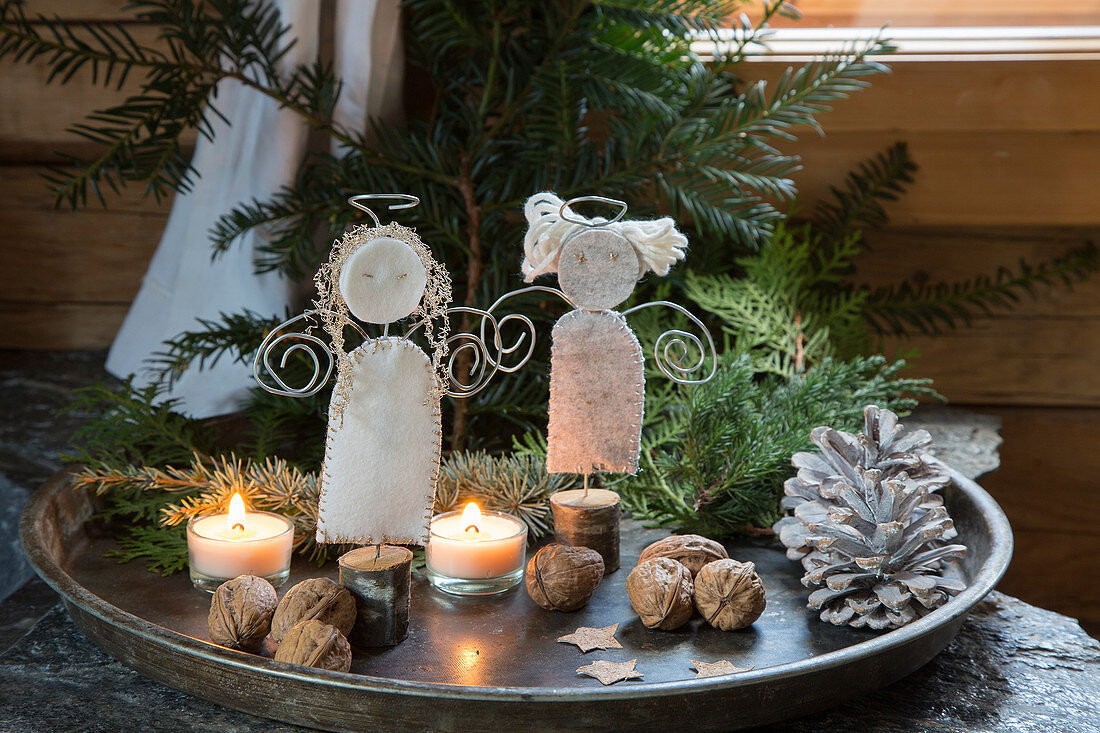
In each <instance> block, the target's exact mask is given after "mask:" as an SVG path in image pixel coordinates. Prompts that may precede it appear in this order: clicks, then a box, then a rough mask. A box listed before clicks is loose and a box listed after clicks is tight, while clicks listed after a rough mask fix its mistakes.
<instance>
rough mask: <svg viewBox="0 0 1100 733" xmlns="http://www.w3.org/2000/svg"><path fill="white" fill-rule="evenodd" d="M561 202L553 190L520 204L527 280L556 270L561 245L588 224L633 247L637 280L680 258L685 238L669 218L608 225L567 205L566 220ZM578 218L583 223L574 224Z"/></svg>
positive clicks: (661, 270)
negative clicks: (618, 235) (617, 237)
mask: <svg viewBox="0 0 1100 733" xmlns="http://www.w3.org/2000/svg"><path fill="white" fill-rule="evenodd" d="M563 203H564V202H563V201H562V200H561V198H560V197H558V196H557V195H556V194H554V193H550V192H543V193H537V194H535V195H534V196H532V197H531V198H529V199H527V202H526V203H525V204H524V205H523V215H524V216H525V217H526V218H527V234H526V235H524V238H523V255H524V256H523V265H522V268H523V279H524V280H526V281H527V282H531V281H532V280H534V279H535V278H536V277H538V276H539V275H549V274H552V273H555V272H557V271H558V258H559V257H560V255H561V249H562V245H564V244H565V243H566V242H567V241H569V239H570V238H571V237H573V236H575V235H577V234H580V233H581V232H583V231H584V230H585V229H587V228H588V227H591V226H600V225H606V228H607V229H610V230H612V231H614V232H616V233H618V234H620V235H622V236H623V237H624V238H625V239H626V241H628V242H630V244H631V246H633V247H634V251H635V252H636V253H637V254H638V263H639V265H638V279H639V280H641V279H642V276H644V275H645V274H646V272H647V271H652V272H654V273H655V274H657V275H662V276H663V275H667V274H668V271H669V270H670V269H671V268H672V266H673V265H675V264H676V263H677V262H679V261H680V260H682V259H684V256H685V254H686V252H685V250H686V249H687V243H688V242H687V237H685V236H684V235H683V234H681V233H680V231H679V230H677V229H676V222H674V221H673V220H672V219H671V218H669V217H667V216H666V217H662V218H660V219H652V220H647V221H617V222H614V223H611V224H608V223H607V219H604V218H601V217H596V218H594V219H586V218H585V217H583V216H579V215H578V214H577V213H576V212H574V211H573V210H572V209H571V208H569V207H568V206H567V207H566V208H565V211H566V212H568V213H569V216H570V218H571V219H575V220H576V221H566V220H565V219H563V218H562V217H561V215H560V210H561V205H562V204H563ZM579 221H584V222H587V224H580V223H577V222H579Z"/></svg>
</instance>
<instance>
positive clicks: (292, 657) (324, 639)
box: [275, 618, 351, 672]
mask: <svg viewBox="0 0 1100 733" xmlns="http://www.w3.org/2000/svg"><path fill="white" fill-rule="evenodd" d="M275 660H276V661H278V662H290V663H291V664H302V665H305V666H306V667H315V668H317V669H328V670H331V671H333V672H347V671H348V670H350V669H351V645H350V644H348V640H347V639H345V638H344V635H343V634H341V633H340V630H339V629H337V628H336V627H335V626H333V625H332V624H326V623H325V622H323V621H318V620H317V619H315V618H311V619H307V620H305V621H302V622H300V623H298V624H295V625H294V626H292V627H290V629H288V630H287V632H286V635H285V636H283V641H282V643H281V644H279V650H278V651H276V652H275Z"/></svg>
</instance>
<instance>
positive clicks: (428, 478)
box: [254, 194, 519, 544]
mask: <svg viewBox="0 0 1100 733" xmlns="http://www.w3.org/2000/svg"><path fill="white" fill-rule="evenodd" d="M395 197H396V198H408V199H414V198H415V197H411V196H406V195H404V194H400V195H397V194H392V195H385V196H383V195H364V196H359V197H354V198H353V199H351V203H352V204H353V205H356V206H359V208H362V209H364V210H365V211H367V212H368V213H369V214H370V215H371V217H372V218H374V223H375V226H356V227H353V228H351V229H350V230H348V232H346V233H345V234H344V237H343V238H342V240H340V241H338V242H337V243H336V244H335V246H334V247H333V249H332V253H331V255H330V257H329V261H328V262H327V263H325V264H324V265H322V267H321V268H320V270H319V271H318V273H317V276H316V278H315V281H316V284H317V290H318V298H317V301H316V302H315V304H314V305H315V308H314V309H312V310H309V311H306V312H305V313H303V314H301V315H299V316H296V317H295V318H292V319H290V320H289V321H287V322H286V323H283V324H282V325H280V326H279V327H278V328H276V329H275V330H274V331H272V333H271V334H270V335H269V336H268V338H267V339H266V340H265V342H264V344H263V345H262V346H261V347H260V350H259V352H258V353H257V356H256V362H255V364H254V373H255V375H256V378H257V380H258V381H259V382H260V384H261V386H263V387H264V388H265V389H267V390H268V391H271V392H275V393H277V394H283V395H287V396H296V397H304V396H309V395H312V394H316V393H317V392H319V391H320V390H321V389H322V388H323V387H324V384H325V383H326V382H327V381H328V377H329V376H330V374H331V372H332V369H333V365H334V363H335V366H336V372H337V374H336V384H335V386H334V388H333V392H332V399H331V401H330V403H329V411H328V429H327V433H326V439H325V459H324V464H323V466H322V471H321V496H320V500H319V502H318V517H317V540H318V542H340V543H355V544H381V543H383V542H391V543H397V544H423V543H424V542H426V540H427V534H428V523H429V520H430V517H431V510H432V505H433V502H434V498H435V485H436V479H437V476H438V473H439V461H440V448H441V439H442V429H441V419H440V398H441V396H442V395H443V394H451V395H454V396H465V395H468V394H472V393H473V392H474V391H477V389H480V388H481V387H482V386H484V384H485V382H486V381H487V380H488V378H489V377H491V376H492V372H489V373H486V372H485V370H484V369H482V371H481V372H480V374H479V375H478V377H477V379H475V382H474V383H473V384H463V383H460V382H459V381H458V380H456V379H455V378H454V377H453V375H451V374H450V373H449V371H448V370H449V366H450V364H451V363H452V362H453V360H450V361H449V360H447V353H448V350H449V344H450V343H451V342H452V341H453V340H455V339H461V338H463V337H465V338H467V339H472V341H473V342H474V345H475V346H476V347H479V348H481V349H484V348H485V344H484V342H483V341H482V340H481V338H479V337H477V336H474V335H473V334H459V335H448V332H449V329H448V326H447V319H446V317H447V315H448V314H449V313H451V312H453V311H455V310H460V311H467V312H470V311H472V312H475V313H477V314H480V315H482V318H483V320H487V321H489V323H490V325H492V326H493V327H494V329H496V327H497V322H496V320H495V319H494V318H493V317H492V316H490V315H489V314H487V313H484V312H482V311H477V310H476V309H468V308H457V309H454V308H449V307H448V305H449V303H450V301H451V281H450V276H449V275H448V274H447V271H446V270H445V269H444V268H443V266H442V265H441V264H439V263H438V262H437V261H436V260H435V259H434V258H432V256H431V252H430V250H429V249H428V247H427V246H426V245H425V244H424V243H423V242H421V241H420V238H419V237H418V236H417V235H416V232H414V231H413V230H412V229H408V228H406V227H403V226H400V225H398V224H388V225H386V226H382V225H381V223H380V222H379V221H378V219H377V217H375V216H374V214H373V212H371V211H370V209H367V208H366V207H365V206H363V205H362V204H361V203H359V201H360V200H362V199H365V198H395ZM409 205H415V202H414V203H412V204H406V205H403V206H400V207H399V206H391V208H406V207H407V206H409ZM409 316H414V317H415V320H414V323H413V325H412V327H411V328H409V329H408V330H407V331H406V332H405V333H404V334H403V335H400V336H392V335H390V334H389V328H390V324H392V323H394V322H396V321H399V320H402V319H404V318H407V317H409ZM353 317H354V318H353ZM356 320H358V321H361V322H364V323H369V324H376V325H382V326H383V327H384V328H383V332H382V335H381V336H375V337H371V336H368V335H367V333H366V331H365V330H364V329H363V328H362V327H361V326H360V325H359V324H358V323H357V322H356ZM296 322H305V323H306V324H307V328H306V330H305V332H304V333H295V332H287V328H288V327H289V326H291V325H293V324H294V323H296ZM317 322H320V325H321V326H322V327H323V328H324V330H325V331H326V332H327V334H328V336H329V340H330V342H331V347H330V346H329V345H328V344H326V343H325V342H324V341H323V340H322V339H320V338H318V337H317V336H316V335H314V334H313V333H312V329H313V327H314V325H315V324H316V323H317ZM349 328H350V329H351V330H352V332H354V333H357V334H358V337H359V338H360V339H361V340H362V342H361V343H360V344H359V345H358V346H356V347H355V348H353V349H351V350H346V349H345V336H346V335H347V333H348V331H347V329H349ZM421 330H422V332H423V337H424V340H425V341H426V342H427V344H428V346H429V349H430V351H431V355H430V356H429V355H428V354H427V353H425V352H424V351H423V350H422V349H421V348H420V347H419V346H418V345H416V344H415V343H413V341H412V340H410V336H412V335H413V334H414V333H415V332H417V331H421ZM483 330H484V329H483ZM494 336H495V339H496V340H495V343H496V345H497V351H498V352H500V351H502V350H501V349H500V344H499V331H498V330H494ZM468 345H469V344H466V345H464V346H463V348H465V347H467V346H468ZM503 351H504V352H505V353H506V352H507V351H508V350H506V349H505V350H503ZM295 352H302V353H303V354H305V355H306V356H307V358H308V359H310V360H311V364H312V367H313V372H314V373H313V376H312V377H311V378H310V379H309V381H308V382H307V383H306V384H305V386H303V387H299V388H293V387H291V386H289V385H288V384H287V383H286V382H285V381H284V380H283V378H282V377H280V376H279V374H278V370H277V369H276V368H275V367H274V366H273V364H272V359H273V357H276V356H279V357H280V359H279V367H280V368H285V367H286V366H287V360H288V358H289V357H290V356H292V355H293V354H294V353H295ZM318 352H320V354H321V357H318ZM499 356H500V354H499V353H498V356H497V359H496V360H495V361H494V360H493V359H483V360H481V364H483V365H484V364H488V363H490V362H492V363H493V364H494V366H495V367H496V368H495V369H494V371H496V370H501V369H503V370H505V371H510V370H514V369H516V368H518V366H519V365H516V366H514V367H510V368H505V367H500V366H499V362H500V359H499ZM322 358H326V359H327V368H326V369H324V370H322V369H321V364H322ZM334 359H335V362H334ZM265 377H266V379H265ZM267 379H270V380H273V382H274V384H271V383H269V382H268V381H267ZM448 383H449V386H451V387H453V389H447V388H445V387H444V385H445V384H448Z"/></svg>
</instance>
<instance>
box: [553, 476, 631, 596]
mask: <svg viewBox="0 0 1100 733" xmlns="http://www.w3.org/2000/svg"><path fill="white" fill-rule="evenodd" d="M550 508H551V510H552V511H553V512H554V539H556V540H557V541H558V542H561V543H563V544H566V545H574V546H577V547H590V548H592V549H593V550H595V551H596V552H598V553H600V556H601V557H602V558H603V567H604V575H607V574H608V573H611V572H614V571H615V570H618V568H619V514H620V513H621V512H620V509H619V495H618V494H616V493H615V492H614V491H608V490H607V489H589V490H588V491H587V492H586V491H585V490H584V489H570V490H569V491H559V492H557V493H554V494H551V495H550Z"/></svg>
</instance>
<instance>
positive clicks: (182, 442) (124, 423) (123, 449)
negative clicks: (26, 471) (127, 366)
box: [63, 377, 214, 467]
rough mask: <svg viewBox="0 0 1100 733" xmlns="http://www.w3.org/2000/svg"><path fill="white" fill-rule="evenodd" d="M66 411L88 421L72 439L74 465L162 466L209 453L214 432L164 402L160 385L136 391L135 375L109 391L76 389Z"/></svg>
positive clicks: (70, 458)
mask: <svg viewBox="0 0 1100 733" xmlns="http://www.w3.org/2000/svg"><path fill="white" fill-rule="evenodd" d="M67 410H68V411H69V412H71V413H73V414H76V415H83V416H86V417H88V418H89V419H88V420H87V421H86V422H84V423H83V424H82V425H81V426H80V428H79V429H78V430H77V432H76V433H75V435H74V436H73V444H74V445H75V446H76V447H75V449H74V452H73V453H72V454H69V455H66V456H63V458H64V459H65V460H66V461H67V462H72V463H85V464H92V463H103V464H106V465H110V466H112V467H121V466H127V465H135V464H136V465H149V466H162V465H166V464H169V463H179V462H182V461H187V460H189V459H190V457H191V455H192V454H194V453H195V452H207V451H209V450H210V449H211V446H212V445H213V444H214V435H213V433H212V431H211V430H210V429H209V428H208V427H206V426H205V425H203V424H202V423H200V422H197V421H195V420H191V419H189V418H188V417H187V416H186V415H184V414H183V413H182V411H181V410H180V409H179V401H178V400H174V399H165V395H164V387H163V386H162V385H158V384H150V385H147V386H145V387H140V388H139V387H135V386H134V384H133V377H130V378H127V379H125V380H123V382H122V383H121V384H120V385H119V386H118V387H117V388H112V387H108V386H106V385H103V384H97V385H93V386H91V387H86V388H84V389H80V390H77V391H76V393H75V396H74V399H73V401H72V403H70V405H69V407H68V408H67Z"/></svg>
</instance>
